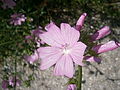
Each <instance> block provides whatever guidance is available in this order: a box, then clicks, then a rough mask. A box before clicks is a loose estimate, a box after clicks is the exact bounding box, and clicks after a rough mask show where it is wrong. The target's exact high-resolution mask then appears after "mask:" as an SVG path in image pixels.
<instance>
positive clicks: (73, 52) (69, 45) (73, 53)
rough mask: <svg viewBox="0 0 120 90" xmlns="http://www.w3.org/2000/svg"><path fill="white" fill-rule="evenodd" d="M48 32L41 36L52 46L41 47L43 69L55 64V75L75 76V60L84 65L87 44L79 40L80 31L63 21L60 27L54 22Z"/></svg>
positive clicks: (41, 67)
mask: <svg viewBox="0 0 120 90" xmlns="http://www.w3.org/2000/svg"><path fill="white" fill-rule="evenodd" d="M47 29H48V30H47V31H48V32H46V33H44V34H41V36H40V38H41V39H42V40H43V41H44V42H45V43H47V44H48V45H50V46H47V47H41V48H39V49H38V51H39V52H40V58H41V59H42V60H41V66H40V69H41V70H45V69H47V68H49V67H51V66H53V65H55V68H54V74H55V75H61V76H63V75H65V76H67V77H69V78H72V77H73V74H74V68H73V62H74V63H76V64H78V65H83V64H82V60H83V57H84V56H83V55H84V51H85V49H86V45H85V44H84V43H82V42H80V41H79V42H78V40H79V37H80V33H79V31H77V30H76V29H74V28H73V27H71V26H70V25H69V24H66V23H62V24H61V26H60V28H58V27H57V26H56V25H55V24H52V25H51V26H50V27H49V28H47Z"/></svg>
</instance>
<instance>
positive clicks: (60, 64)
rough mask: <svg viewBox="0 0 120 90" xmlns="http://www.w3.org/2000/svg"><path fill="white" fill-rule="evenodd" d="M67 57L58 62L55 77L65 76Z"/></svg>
mask: <svg viewBox="0 0 120 90" xmlns="http://www.w3.org/2000/svg"><path fill="white" fill-rule="evenodd" d="M65 59H66V57H65V56H62V57H61V59H60V60H58V61H57V63H56V65H55V68H54V75H56V76H63V75H64V73H65Z"/></svg>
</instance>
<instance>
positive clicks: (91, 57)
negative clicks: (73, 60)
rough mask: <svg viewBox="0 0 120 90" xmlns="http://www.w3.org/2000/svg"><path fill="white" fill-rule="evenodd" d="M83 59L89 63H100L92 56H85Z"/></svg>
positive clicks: (98, 59)
mask: <svg viewBox="0 0 120 90" xmlns="http://www.w3.org/2000/svg"><path fill="white" fill-rule="evenodd" d="M84 59H85V60H86V61H89V62H101V59H100V58H98V57H94V56H86V57H84Z"/></svg>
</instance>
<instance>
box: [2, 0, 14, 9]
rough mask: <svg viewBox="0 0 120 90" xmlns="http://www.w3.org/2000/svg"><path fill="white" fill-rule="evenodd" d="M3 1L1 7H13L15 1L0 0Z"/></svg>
mask: <svg viewBox="0 0 120 90" xmlns="http://www.w3.org/2000/svg"><path fill="white" fill-rule="evenodd" d="M1 1H2V2H3V5H2V8H3V9H6V8H11V9H12V8H13V7H14V6H16V3H15V2H14V1H13V0H1Z"/></svg>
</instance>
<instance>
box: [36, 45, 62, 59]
mask: <svg viewBox="0 0 120 90" xmlns="http://www.w3.org/2000/svg"><path fill="white" fill-rule="evenodd" d="M37 51H38V52H39V55H40V58H41V59H45V58H46V57H49V56H51V55H54V54H57V53H59V52H60V51H59V48H57V47H40V48H38V49H37Z"/></svg>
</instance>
